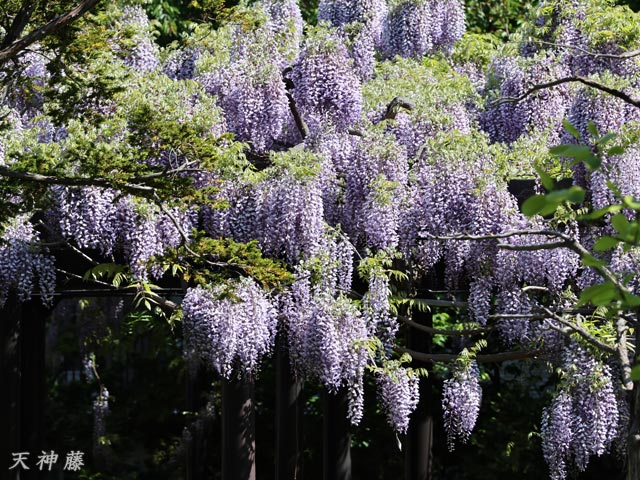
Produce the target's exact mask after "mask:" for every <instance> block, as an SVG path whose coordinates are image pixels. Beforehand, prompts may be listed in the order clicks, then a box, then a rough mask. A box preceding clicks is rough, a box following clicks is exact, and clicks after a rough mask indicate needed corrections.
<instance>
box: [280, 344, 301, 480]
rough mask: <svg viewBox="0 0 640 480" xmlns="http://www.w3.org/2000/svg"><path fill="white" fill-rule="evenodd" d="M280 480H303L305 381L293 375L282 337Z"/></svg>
mask: <svg viewBox="0 0 640 480" xmlns="http://www.w3.org/2000/svg"><path fill="white" fill-rule="evenodd" d="M276 350H277V352H276V459H275V460H276V480H300V479H301V478H302V448H301V445H302V435H301V434H302V429H301V428H300V427H301V415H300V414H301V410H300V404H299V401H298V400H299V397H300V393H301V392H302V381H301V380H298V379H296V378H294V376H293V374H292V372H291V364H290V362H289V354H288V352H287V347H286V344H285V339H284V338H283V337H282V335H279V336H278V340H277V345H276Z"/></svg>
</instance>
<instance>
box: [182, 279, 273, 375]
mask: <svg viewBox="0 0 640 480" xmlns="http://www.w3.org/2000/svg"><path fill="white" fill-rule="evenodd" d="M182 309H183V312H184V319H183V330H184V336H185V353H186V355H187V356H188V357H189V358H192V359H196V360H201V361H202V362H204V364H205V365H207V366H208V367H209V368H212V369H214V370H215V371H217V372H218V373H219V374H220V375H222V376H223V377H225V378H227V379H229V378H231V375H233V374H234V373H236V374H242V375H252V374H254V373H256V371H257V369H258V367H259V365H260V362H261V360H262V359H263V358H264V356H265V355H268V354H269V353H270V352H271V351H272V350H273V345H274V341H275V334H276V326H277V323H278V321H277V313H276V309H275V308H274V305H273V303H272V301H271V300H270V299H269V298H268V297H267V295H266V293H265V291H264V290H263V289H262V288H261V287H260V286H259V285H258V284H257V283H256V282H255V281H253V280H251V279H250V278H246V277H245V278H242V279H239V280H234V281H230V282H229V283H228V284H221V285H213V286H211V287H201V286H198V287H196V288H190V289H189V290H188V291H187V294H186V295H185V298H184V300H183V303H182Z"/></svg>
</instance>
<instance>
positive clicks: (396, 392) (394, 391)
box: [376, 362, 420, 434]
mask: <svg viewBox="0 0 640 480" xmlns="http://www.w3.org/2000/svg"><path fill="white" fill-rule="evenodd" d="M396 363H397V362H393V366H392V368H390V369H389V368H387V369H383V370H380V371H379V372H378V373H377V374H376V384H377V387H378V395H379V396H380V399H381V401H382V407H383V408H384V410H385V412H386V416H387V421H388V422H389V425H391V427H392V428H393V429H394V430H395V432H396V433H399V434H404V433H407V429H408V428H409V416H410V415H411V413H412V412H413V411H414V410H415V408H416V406H417V405H418V400H419V398H420V393H419V385H420V378H419V377H418V375H417V374H416V373H415V372H409V371H407V369H405V368H403V367H402V366H400V365H396Z"/></svg>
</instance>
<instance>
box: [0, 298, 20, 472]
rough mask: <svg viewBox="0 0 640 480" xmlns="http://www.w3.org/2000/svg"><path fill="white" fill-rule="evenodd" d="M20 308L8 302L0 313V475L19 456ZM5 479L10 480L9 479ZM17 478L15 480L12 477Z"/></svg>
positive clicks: (13, 301) (14, 303)
mask: <svg viewBox="0 0 640 480" xmlns="http://www.w3.org/2000/svg"><path fill="white" fill-rule="evenodd" d="M21 310H22V309H21V305H20V304H19V303H18V302H17V301H15V300H14V299H13V298H9V299H8V300H7V303H6V304H5V305H4V308H2V309H1V310H0V342H1V343H0V409H1V410H0V412H2V413H0V456H1V458H2V460H1V461H0V471H2V472H7V471H8V469H9V467H10V466H11V458H12V457H11V453H14V452H15V453H17V452H20V451H21V450H20V421H19V419H20V405H21V404H20V349H19V338H20V320H21V317H22V311H21ZM9 478H12V477H11V476H9ZM16 478H17V477H16Z"/></svg>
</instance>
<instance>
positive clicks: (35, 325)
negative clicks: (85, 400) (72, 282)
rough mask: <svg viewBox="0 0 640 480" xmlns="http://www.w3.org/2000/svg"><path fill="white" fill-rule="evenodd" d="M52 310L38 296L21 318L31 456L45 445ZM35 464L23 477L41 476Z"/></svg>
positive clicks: (26, 441)
mask: <svg viewBox="0 0 640 480" xmlns="http://www.w3.org/2000/svg"><path fill="white" fill-rule="evenodd" d="M48 314H49V310H48V309H46V308H45V307H44V306H42V304H41V303H40V299H38V300H30V301H28V302H25V303H24V304H23V306H22V315H21V318H20V403H21V406H20V424H21V427H20V429H21V432H20V447H21V451H23V452H30V456H29V459H30V460H31V461H33V460H34V456H37V455H40V454H41V452H42V451H43V450H44V449H45V447H46V446H45V445H44V409H45V399H46V396H47V395H46V380H45V327H46V320H47V316H48ZM41 473H42V472H39V471H36V469H35V468H31V469H30V470H25V471H23V472H20V479H21V480H28V479H34V480H35V479H37V478H41Z"/></svg>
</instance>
